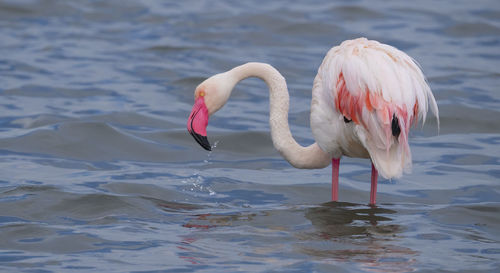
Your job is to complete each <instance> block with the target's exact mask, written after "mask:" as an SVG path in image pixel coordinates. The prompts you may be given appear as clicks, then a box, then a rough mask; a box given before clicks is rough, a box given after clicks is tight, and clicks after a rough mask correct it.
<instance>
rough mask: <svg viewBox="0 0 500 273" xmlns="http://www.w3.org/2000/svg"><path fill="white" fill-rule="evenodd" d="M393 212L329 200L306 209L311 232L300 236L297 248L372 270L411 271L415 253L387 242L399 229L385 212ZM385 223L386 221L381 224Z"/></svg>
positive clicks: (399, 231) (316, 256)
mask: <svg viewBox="0 0 500 273" xmlns="http://www.w3.org/2000/svg"><path fill="white" fill-rule="evenodd" d="M395 213H396V211H394V210H390V209H385V208H382V207H366V206H364V205H357V204H352V203H344V202H329V203H325V204H323V205H322V206H319V207H313V208H309V209H307V210H306V213H305V217H306V218H307V219H309V220H310V221H311V223H312V225H313V226H314V231H313V232H308V233H306V234H305V235H302V240H303V241H304V242H303V243H301V244H300V251H301V252H303V253H306V254H308V255H310V256H312V257H315V258H319V259H331V260H332V262H340V261H341V262H346V261H350V262H356V263H359V266H360V267H362V268H363V270H367V271H375V272H409V271H413V268H412V264H413V263H415V259H414V257H415V255H416V254H417V252H415V251H413V250H412V249H409V248H405V247H401V246H397V245H396V244H391V242H392V241H393V240H397V237H398V234H399V233H401V232H402V227H401V226H399V225H394V224H390V222H391V220H392V219H391V218H389V217H387V214H395ZM384 223H387V224H384Z"/></svg>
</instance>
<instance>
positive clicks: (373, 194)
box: [370, 163, 378, 205]
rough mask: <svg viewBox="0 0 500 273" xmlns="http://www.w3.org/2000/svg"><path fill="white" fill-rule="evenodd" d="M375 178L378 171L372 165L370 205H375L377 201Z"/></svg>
mask: <svg viewBox="0 0 500 273" xmlns="http://www.w3.org/2000/svg"><path fill="white" fill-rule="evenodd" d="M377 178H378V171H377V169H376V168H375V166H374V165H373V163H372V186H371V190H370V205H375V203H376V199H377Z"/></svg>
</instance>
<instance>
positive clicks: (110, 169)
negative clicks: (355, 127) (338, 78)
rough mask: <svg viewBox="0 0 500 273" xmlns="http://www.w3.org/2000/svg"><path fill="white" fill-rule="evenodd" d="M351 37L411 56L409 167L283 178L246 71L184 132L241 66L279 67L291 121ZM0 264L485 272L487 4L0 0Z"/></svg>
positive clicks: (258, 90) (493, 236) (491, 227)
mask: <svg viewBox="0 0 500 273" xmlns="http://www.w3.org/2000/svg"><path fill="white" fill-rule="evenodd" d="M359 36H366V37H368V38H371V39H376V40H379V41H381V42H384V43H389V44H392V45H394V46H396V47H398V48H400V49H402V50H404V51H406V52H407V53H409V54H410V55H411V56H412V57H414V58H415V59H416V60H417V61H418V62H419V63H420V64H421V66H422V68H423V70H424V73H425V74H426V75H427V77H428V80H429V83H430V85H431V87H432V89H433V91H434V94H435V96H436V98H437V100H438V104H439V108H440V114H441V128H440V131H439V134H438V132H437V127H436V122H435V120H433V119H432V118H430V119H428V121H427V123H426V126H425V127H424V129H423V130H419V129H417V130H414V131H413V133H412V136H411V140H410V142H411V145H412V152H413V159H414V168H413V173H412V174H408V175H405V176H404V177H403V178H401V179H396V180H392V181H388V180H381V181H380V183H379V195H378V201H379V204H378V206H377V207H370V206H368V205H367V203H368V200H369V189H370V185H369V180H370V163H369V161H367V160H361V159H350V158H344V159H343V160H342V162H341V169H340V181H341V182H340V200H341V202H338V203H333V202H329V198H330V196H329V195H330V193H329V192H330V177H331V174H330V169H329V168H325V169H320V170H297V169H294V168H293V167H291V166H290V165H289V164H288V163H287V162H286V161H284V160H283V159H282V158H281V157H280V156H279V154H278V153H277V152H276V151H275V150H274V149H273V147H272V143H271V140H270V136H269V133H268V130H269V126H268V121H267V119H268V107H269V104H268V92H267V88H266V86H265V84H263V83H262V82H260V81H258V80H255V79H249V80H245V81H244V82H242V83H241V84H239V85H238V86H237V88H236V90H235V92H234V93H233V95H232V97H231V100H230V101H229V103H228V104H227V105H226V107H225V108H224V109H222V110H221V111H220V112H218V113H217V114H216V115H215V116H214V117H212V118H211V120H210V125H209V127H208V130H209V133H210V136H209V138H210V140H211V141H212V142H217V147H216V148H215V149H214V151H213V152H211V153H207V152H206V151H204V150H202V149H201V148H200V147H199V146H198V145H197V144H196V143H195V141H194V140H193V139H192V138H191V136H189V134H188V133H187V132H186V129H185V124H186V119H187V116H188V114H189V112H190V110H191V106H192V103H193V90H194V88H195V87H196V85H197V84H198V83H200V82H201V81H202V80H203V79H205V78H206V77H209V76H210V75H212V74H215V73H218V72H222V71H225V70H227V69H229V68H231V67H233V66H236V65H239V64H241V63H244V62H247V61H261V62H267V63H270V64H272V65H274V66H275V67H276V68H277V69H279V70H280V71H281V72H282V74H283V75H284V76H285V77H286V78H287V81H288V86H289V88H290V95H291V110H290V123H291V129H292V131H293V134H294V135H295V136H296V138H297V139H298V141H299V142H300V143H302V144H303V145H305V144H310V143H312V142H313V141H314V140H313V138H312V135H311V132H310V129H309V107H310V95H311V85H312V80H313V78H314V76H315V71H316V69H317V67H318V66H319V64H320V63H321V61H322V58H323V56H324V54H325V53H326V51H327V50H328V49H329V48H330V47H331V46H334V45H337V44H339V43H340V42H341V41H343V40H345V39H351V38H356V37H359ZM0 53H1V54H0V111H1V112H0V170H1V171H0V269H1V270H3V271H10V272H12V271H24V272H65V271H72V272H73V271H80V270H81V271H94V272H95V271H102V272H113V271H166V272H169V271H172V272H191V271H196V272H235V271H252V272H253V271H261V272H262V271H265V272H363V271H365V272H371V271H375V272H411V271H418V272H498V270H499V268H500V262H499V261H500V244H499V242H500V118H499V117H500V112H499V110H498V109H500V93H499V91H500V90H499V86H500V69H499V61H500V4H499V2H498V1H496V0H491V1H415V2H414V3H413V2H409V1H326V0H315V1H307V4H306V2H304V3H302V2H298V1H292V2H285V1H262V0H254V1H238V2H237V1H81V0H79V1H76V0H75V1H57V0H7V1H6V0H1V1H0Z"/></svg>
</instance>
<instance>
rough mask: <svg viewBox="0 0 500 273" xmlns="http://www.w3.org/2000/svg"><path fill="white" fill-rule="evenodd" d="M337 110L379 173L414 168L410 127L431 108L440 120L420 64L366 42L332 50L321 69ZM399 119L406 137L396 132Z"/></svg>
mask: <svg viewBox="0 0 500 273" xmlns="http://www.w3.org/2000/svg"><path fill="white" fill-rule="evenodd" d="M319 72H320V73H321V77H322V78H323V79H325V80H324V81H323V85H324V86H323V88H324V90H328V92H331V94H332V97H333V99H334V104H333V105H334V106H335V108H336V109H335V110H336V111H338V113H339V114H342V115H343V116H344V117H346V118H347V119H350V120H352V121H353V122H354V123H355V124H356V125H357V126H358V127H359V128H358V129H357V131H358V132H359V133H358V136H359V138H360V140H361V142H362V143H363V144H364V145H365V147H366V148H367V150H368V151H369V152H370V156H371V158H372V161H373V162H374V164H375V166H376V167H377V169H378V170H379V172H380V173H381V174H382V175H383V176H384V177H386V178H391V177H399V176H401V174H402V172H403V170H407V171H409V170H410V169H411V152H410V148H409V145H408V134H409V130H410V127H411V126H412V125H414V124H416V123H417V122H418V121H419V120H423V121H424V120H425V118H426V113H427V110H428V108H429V105H430V108H431V110H432V112H433V113H434V114H435V116H436V118H437V119H438V124H439V113H438V108H437V104H436V100H435V99H434V96H433V94H432V92H431V89H430V87H429V85H428V84H427V82H426V80H425V77H424V75H423V73H422V71H421V69H420V67H419V65H418V64H417V63H416V62H415V61H414V60H413V59H412V58H411V57H409V56H408V55H407V54H405V53H404V52H402V51H400V50H398V49H396V48H394V47H392V46H389V45H385V44H381V43H379V42H376V41H369V40H367V39H365V38H359V39H356V40H350V41H345V42H343V43H342V44H341V45H339V46H337V47H334V48H332V49H331V50H330V51H329V52H328V54H327V56H326V57H325V60H324V61H323V64H322V65H321V68H320V71H319ZM393 117H397V121H398V124H399V127H400V129H401V133H400V134H399V136H397V137H395V136H393V134H392V131H391V124H392V119H393Z"/></svg>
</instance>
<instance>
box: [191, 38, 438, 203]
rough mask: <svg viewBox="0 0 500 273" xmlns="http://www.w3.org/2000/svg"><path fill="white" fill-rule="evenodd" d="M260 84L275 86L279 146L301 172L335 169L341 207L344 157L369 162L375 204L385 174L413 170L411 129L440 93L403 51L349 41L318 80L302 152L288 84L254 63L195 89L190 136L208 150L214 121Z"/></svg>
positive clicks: (272, 112)
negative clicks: (253, 81)
mask: <svg viewBox="0 0 500 273" xmlns="http://www.w3.org/2000/svg"><path fill="white" fill-rule="evenodd" d="M249 77H256V78H260V79H262V80H263V81H264V82H265V83H266V84H267V87H268V88H269V105H270V107H269V124H270V131H271V132H270V133H271V138H272V142H273V145H274V147H275V148H276V150H277V151H278V152H279V153H280V154H281V155H282V156H283V157H284V159H285V160H287V161H288V162H289V163H290V164H291V165H292V166H294V167H296V168H301V169H315V168H325V167H327V166H329V165H330V164H331V165H332V190H331V191H332V192H331V199H332V201H338V187H339V186H338V185H339V164H340V159H341V157H342V156H346V157H353V158H368V159H370V160H371V166H372V168H371V188H370V203H369V204H370V205H376V195H377V182H378V176H379V174H380V175H381V176H382V177H384V178H386V179H393V178H399V177H401V176H402V174H403V172H405V173H408V172H410V171H411V167H412V158H411V151H410V146H409V143H408V134H409V130H410V127H412V126H415V125H416V124H418V123H419V121H422V126H423V124H424V123H425V120H426V115H427V112H428V109H429V108H430V109H431V111H432V112H433V114H434V115H435V117H436V119H437V125H438V128H439V110H438V106H437V103H436V100H435V98H434V95H433V93H432V91H431V89H430V87H429V84H428V82H427V80H426V78H425V76H424V74H423V72H422V70H421V68H420V66H419V65H418V63H417V62H416V61H415V60H414V59H413V58H411V57H410V56H408V55H407V54H406V53H404V52H403V51H401V50H399V49H397V48H395V47H393V46H390V45H387V44H383V43H380V42H378V41H375V40H368V39H367V38H364V37H362V38H357V39H353V40H346V41H343V42H342V43H341V44H340V45H338V46H334V47H332V48H331V49H330V50H329V51H328V52H327V54H326V56H325V57H324V59H323V61H322V63H321V65H320V66H319V68H318V73H317V75H316V77H315V78H314V81H313V86H312V99H311V113H310V126H311V130H312V134H313V137H314V139H315V142H314V143H313V144H311V145H309V146H306V147H304V146H301V145H300V144H298V143H297V141H295V139H294V138H293V136H292V133H291V132H290V127H289V124H288V110H289V93H288V88H287V84H286V80H285V78H284V77H283V76H282V75H281V74H280V72H279V71H278V70H277V69H276V68H274V67H273V66H271V65H269V64H267V63H259V62H249V63H245V64H243V65H240V66H237V67H234V68H233V69H230V70H228V71H226V72H222V73H219V74H215V75H213V76H211V77H209V78H207V79H206V80H205V81H203V82H202V83H200V84H199V85H198V86H197V87H196V89H195V91H194V101H195V103H194V105H193V108H192V110H191V113H190V115H189V117H188V121H187V129H188V132H189V133H190V134H191V135H192V136H193V137H194V139H195V140H196V141H197V142H198V143H199V144H200V145H201V146H202V147H203V148H204V149H206V150H208V151H210V150H211V146H210V143H209V141H208V138H207V130H206V129H207V125H208V120H209V117H211V116H212V115H213V114H214V113H215V112H217V111H218V110H219V109H220V108H221V107H223V106H224V104H225V103H226V102H227V100H228V99H229V96H230V95H231V92H232V90H233V88H234V87H235V86H236V84H237V83H238V82H240V81H242V80H244V79H246V78H249Z"/></svg>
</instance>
